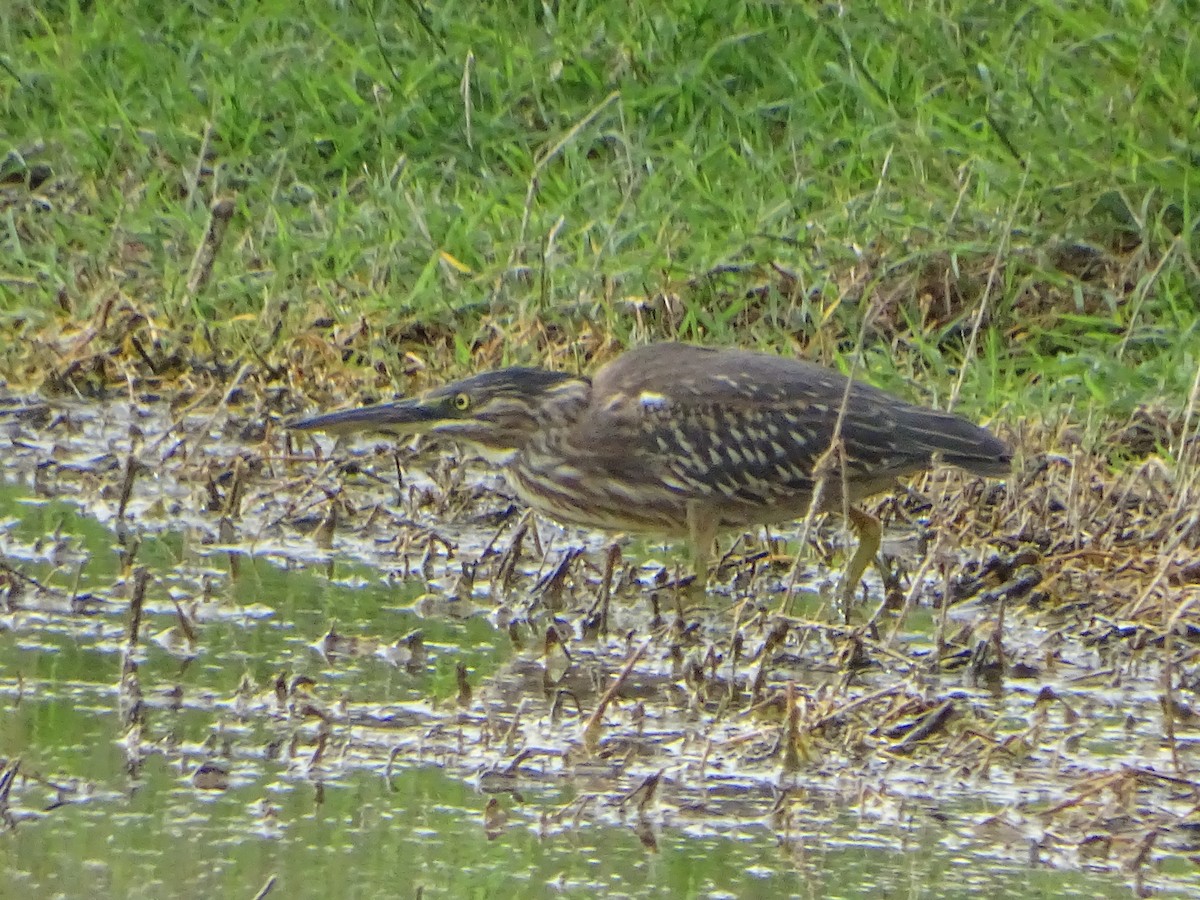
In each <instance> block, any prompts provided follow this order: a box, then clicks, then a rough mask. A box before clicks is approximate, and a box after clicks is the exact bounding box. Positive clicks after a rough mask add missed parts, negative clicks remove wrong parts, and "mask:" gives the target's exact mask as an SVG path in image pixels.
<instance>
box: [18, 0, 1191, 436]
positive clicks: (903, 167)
mask: <svg viewBox="0 0 1200 900" xmlns="http://www.w3.org/2000/svg"><path fill="white" fill-rule="evenodd" d="M667 6H669V7H670V12H669V13H668V12H664V11H663V9H664V8H665V7H667ZM1189 7H1190V4H1187V3H1180V2H1178V0H1163V2H1141V3H1139V2H1130V3H1117V2H1113V3H1086V4H1072V5H1068V4H1060V3H1057V2H1050V0H1045V2H1038V0H1033V2H1009V3H991V2H970V0H945V2H942V3H933V4H926V3H915V2H913V3H905V2H898V0H883V2H880V3H877V4H836V3H829V4H824V5H821V4H816V3H792V2H778V3H750V2H728V0H713V2H703V0H690V2H677V3H673V4H669V5H668V4H659V3H631V4H612V3H602V2H577V3H566V2H562V3H546V4H543V3H540V2H526V3H511V2H510V3H505V2H491V3H486V2H485V3H479V2H455V0H448V2H443V3H437V4H434V3H427V4H423V5H422V4H420V3H417V2H388V0H374V2H370V0H361V2H335V0H327V2H317V0H308V2H294V0H287V2H284V0H260V2H256V3H244V4H243V3H222V2H204V0H193V2H188V3H175V4H165V5H164V4H160V3H158V2H149V0H142V2H138V0H130V2H125V3H121V4H105V3H88V2H45V0H38V2H22V0H14V2H10V3H7V4H5V5H4V7H3V8H2V9H0V64H2V68H0V152H7V153H8V158H7V160H6V161H5V162H4V163H3V165H0V175H4V174H5V173H7V175H8V179H7V183H5V184H4V185H3V186H2V187H0V247H2V248H3V250H2V252H0V329H2V332H3V335H2V336H0V340H4V343H5V345H6V349H3V350H0V376H2V377H6V378H8V379H9V380H11V381H14V382H18V383H26V382H29V381H35V380H38V379H39V378H40V377H45V373H46V371H47V368H48V367H49V369H50V370H53V368H54V365H55V363H54V361H55V360H58V361H59V363H60V364H61V361H62V358H63V356H64V355H66V356H68V357H69V356H70V354H69V353H67V354H64V350H63V343H62V339H61V337H60V335H62V334H64V333H71V332H72V331H73V330H75V329H77V328H80V327H86V325H87V324H89V323H91V324H95V323H96V322H97V321H98V319H99V318H100V316H101V314H102V313H106V314H107V315H106V317H105V319H104V321H103V323H102V324H103V326H104V329H107V333H108V335H109V338H110V339H109V340H108V342H107V343H106V344H105V345H104V346H103V347H98V348H96V349H97V350H101V349H102V350H104V351H105V352H106V353H107V352H108V351H112V350H115V351H116V355H117V356H120V355H121V353H122V352H124V354H125V358H126V361H125V363H123V364H124V365H125V366H126V367H127V368H128V369H131V370H133V371H134V372H135V373H137V372H141V374H149V373H150V372H153V371H154V370H155V369H156V368H157V369H159V370H160V371H159V374H163V372H167V371H174V370H175V369H177V368H179V367H184V368H186V367H189V366H190V367H193V368H194V367H196V366H200V367H205V366H206V365H207V363H208V362H209V361H211V359H213V358H215V359H217V360H218V361H219V362H220V363H221V364H222V366H223V368H222V369H221V370H220V371H233V370H236V369H237V368H238V366H239V365H241V364H242V363H245V362H249V363H251V364H252V365H253V366H254V367H255V368H256V371H258V372H259V373H260V375H261V376H262V377H264V378H266V377H268V375H267V373H268V370H269V369H270V367H273V366H281V365H282V364H284V363H287V362H289V361H294V360H295V359H296V358H297V357H298V355H299V354H300V353H301V352H302V351H303V350H304V349H306V348H311V346H312V340H313V336H314V334H315V335H319V336H320V339H321V340H325V339H327V338H329V337H330V335H331V334H336V335H337V340H338V341H339V344H338V349H339V352H340V353H341V355H342V356H344V357H345V358H346V359H347V360H348V361H349V362H350V364H351V365H352V366H353V367H355V368H356V369H357V368H359V367H361V372H362V375H363V377H364V378H365V379H366V381H367V382H368V383H374V385H375V387H376V389H382V388H383V386H384V385H385V384H388V383H390V382H391V381H392V380H395V381H397V382H400V381H401V380H402V379H401V370H402V368H403V363H402V357H403V354H404V353H405V352H406V351H412V352H415V353H417V354H419V355H421V356H422V357H427V358H429V360H430V361H431V363H432V364H433V365H434V367H435V368H448V369H451V370H461V369H465V368H468V367H472V366H477V365H487V364H493V363H495V362H498V361H499V360H500V359H501V358H503V359H506V360H511V361H529V360H534V361H542V360H546V359H548V358H550V357H551V356H553V357H554V358H555V360H556V362H557V363H558V364H569V363H570V360H571V355H572V352H573V351H571V350H570V347H571V346H572V344H571V343H570V342H571V341H574V340H576V339H580V340H581V341H582V344H584V345H587V346H595V345H597V344H599V343H601V342H603V341H606V340H609V339H610V338H611V339H612V340H614V341H616V342H617V343H620V344H627V343H630V342H636V341H643V340H647V339H650V338H655V337H664V336H675V337H680V338H683V339H688V340H698V341H706V342H711V343H738V344H742V345H761V346H765V347H772V348H775V349H780V350H785V351H788V352H795V351H798V350H800V351H803V352H805V353H806V354H807V355H809V356H812V357H815V358H818V359H822V360H824V361H831V362H836V363H838V364H840V365H842V366H843V367H845V366H848V365H850V361H851V360H852V359H853V357H854V354H855V353H856V352H858V349H859V348H861V350H862V354H863V356H862V362H861V363H860V366H861V367H864V368H865V369H866V370H867V371H868V372H869V373H870V378H871V380H873V381H876V382H877V383H880V384H882V385H884V386H887V387H892V388H895V389H898V390H901V391H902V392H904V393H907V394H910V395H911V394H913V393H914V392H916V391H917V390H923V391H925V392H927V393H926V395H925V396H924V397H923V399H928V400H942V401H944V399H945V398H946V396H947V394H948V393H949V392H950V391H951V390H952V389H953V385H954V383H955V381H956V379H957V378H958V376H959V369H960V368H961V367H962V364H963V361H964V359H966V361H967V363H968V364H967V366H966V372H965V375H964V380H963V386H962V396H961V401H960V405H961V406H963V407H964V408H965V409H967V410H968V411H972V412H987V413H989V414H996V415H997V416H998V417H999V418H1001V419H1004V418H1009V419H1015V418H1018V417H1020V416H1024V415H1028V414H1031V413H1033V412H1035V411H1038V410H1041V409H1044V408H1047V407H1049V408H1052V409H1060V408H1064V407H1072V408H1074V409H1076V410H1078V409H1079V407H1080V406H1081V405H1087V406H1089V407H1095V408H1096V409H1099V410H1100V411H1101V413H1100V415H1099V418H1101V419H1104V418H1121V417H1124V416H1126V415H1128V413H1129V412H1130V410H1132V409H1133V408H1135V407H1137V406H1138V405H1140V404H1144V403H1147V402H1156V403H1165V405H1166V406H1167V407H1168V408H1169V409H1172V410H1175V411H1178V410H1179V409H1181V408H1182V407H1183V405H1184V404H1185V402H1186V399H1187V397H1188V391H1189V389H1190V387H1191V384H1192V379H1193V377H1194V374H1195V371H1196V367H1197V365H1200V326H1198V325H1197V320H1198V319H1200V309H1198V305H1197V304H1198V302H1200V301H1197V296H1198V294H1200V269H1198V268H1197V262H1196V258H1195V257H1196V251H1197V249H1198V245H1200V240H1198V239H1197V233H1198V231H1197V221H1198V216H1200V213H1198V206H1200V204H1198V202H1197V195H1196V185H1197V177H1196V176H1195V175H1194V174H1193V173H1194V172H1196V171H1197V170H1200V137H1198V135H1200V99H1198V98H1200V24H1197V22H1198V21H1200V17H1197V16H1196V15H1195V11H1194V10H1191V11H1189ZM39 164H40V165H48V166H49V167H50V169H51V171H52V177H51V178H50V179H49V180H48V181H46V182H45V183H43V184H41V185H40V186H38V187H37V188H36V189H35V190H34V191H33V192H32V195H31V194H30V191H29V190H28V188H27V187H25V186H22V185H21V184H19V183H17V178H19V177H20V176H21V175H22V174H24V173H27V172H28V170H29V167H32V166H35V165H39ZM215 197H232V198H234V199H235V201H236V212H235V215H234V218H233V220H232V222H231V223H230V228H229V233H228V236H227V238H226V240H225V243H224V246H223V247H222V248H221V250H220V253H219V255H218V258H217V261H216V265H215V268H214V270H213V276H212V279H211V280H210V281H209V282H208V283H207V284H206V285H205V286H204V287H203V288H202V289H201V290H198V291H195V292H191V291H189V290H188V288H187V275H188V270H189V266H190V265H191V261H192V256H193V254H194V252H195V249H196V247H197V246H198V245H199V244H200V242H201V241H202V238H203V235H204V232H205V228H206V227H207V220H208V207H209V205H210V203H211V201H212V200H213V199H214V198H215ZM1079 244H1083V245H1086V246H1088V247H1091V248H1093V249H1094V250H1095V251H1096V256H1095V258H1094V259H1089V258H1084V260H1083V262H1082V263H1080V261H1079V251H1073V250H1072V248H1074V247H1076V245H1079ZM1073 252H1074V255H1072V254H1073ZM1072 260H1073V261H1072ZM1089 266H1090V269H1091V271H1088V270H1087V269H1088V267H1089ZM114 298H120V299H118V301H117V303H116V304H115V305H113V300H114ZM106 304H108V306H106ZM980 304H986V310H987V313H988V315H987V316H986V317H985V321H984V326H983V328H982V330H981V331H980V333H979V334H978V335H977V336H976V337H975V339H974V340H972V338H971V334H972V323H973V320H974V317H975V313H976V310H977V309H978V308H979V306H980ZM126 305H127V306H128V307H129V308H130V309H131V310H135V311H136V313H137V314H138V315H136V316H135V315H134V314H133V313H132V312H130V311H129V310H126V311H125V312H124V313H121V310H122V308H123V307H124V306H126ZM321 320H332V322H333V323H334V326H333V331H332V332H331V331H330V329H329V328H328V327H318V328H314V322H316V323H321ZM360 320H362V321H364V322H365V323H366V327H365V329H364V330H363V331H362V332H361V333H357V332H355V335H356V336H352V337H346V335H347V334H348V333H350V332H354V330H355V329H356V328H357V327H358V326H357V323H359V321H360ZM104 329H101V330H102V331H103V330H104ZM128 334H133V335H134V336H135V337H136V338H137V339H138V344H139V346H140V347H141V348H142V351H143V352H144V354H145V357H146V358H143V357H142V355H141V354H138V353H134V352H132V351H129V350H128V347H127V344H128V341H127V340H126V338H127V336H128ZM56 342H57V343H56ZM77 355H78V354H76V356H77ZM48 361H49V362H48ZM335 361H336V354H335ZM116 365H118V363H116V362H114V361H113V355H112V354H110V355H108V356H104V357H103V358H102V361H101V362H100V363H97V364H96V365H95V366H93V367H92V368H90V369H88V372H89V373H90V374H89V375H88V376H87V377H90V378H95V379H99V380H101V381H103V380H105V379H106V378H107V379H111V380H114V381H116V380H119V379H118V378H117V376H116V373H115V372H114V371H113V367H114V366H116ZM97 367H99V369H100V371H99V373H98V374H97V371H96V369H97ZM173 367H174V368H173ZM81 377H83V376H80V375H79V374H78V372H73V373H68V374H67V376H66V377H65V379H60V381H59V386H61V385H62V383H63V381H64V380H65V382H66V383H69V384H71V385H73V386H77V384H76V382H77V381H78V380H79V379H80V378H81ZM909 380H913V381H916V382H918V383H919V384H920V385H921V388H920V389H918V388H916V387H915V386H912V385H910V384H908V383H907V382H908V381H909ZM1080 418H1083V417H1082V416H1080Z"/></svg>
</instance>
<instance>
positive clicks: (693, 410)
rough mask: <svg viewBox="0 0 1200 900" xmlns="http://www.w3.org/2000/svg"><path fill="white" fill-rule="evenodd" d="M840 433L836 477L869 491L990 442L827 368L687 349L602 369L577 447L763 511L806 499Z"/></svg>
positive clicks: (645, 353)
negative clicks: (764, 505)
mask: <svg viewBox="0 0 1200 900" xmlns="http://www.w3.org/2000/svg"><path fill="white" fill-rule="evenodd" d="M844 402H845V406H846V411H845V413H844V414H841V416H840V425H839V414H840V411H841V409H842V406H843V403H844ZM835 432H836V434H837V436H838V437H839V438H840V443H841V447H842V448H843V452H842V453H841V454H840V456H839V457H838V459H839V460H840V467H839V468H835V469H834V470H832V473H831V474H832V477H835V478H836V477H838V473H840V475H841V476H842V477H845V478H846V479H847V480H848V481H851V482H858V483H861V484H864V485H865V484H868V483H871V484H876V483H877V484H886V483H887V482H888V481H890V479H892V478H894V477H897V476H900V475H904V474H908V473H911V472H914V471H919V470H920V469H923V468H925V467H926V466H928V465H929V462H930V459H931V456H932V454H933V453H934V452H944V453H946V454H948V455H950V456H953V455H954V454H960V455H963V458H969V457H970V454H972V453H975V452H979V451H980V447H979V443H980V436H981V435H982V436H984V437H985V438H988V439H991V440H993V441H995V439H992V438H991V436H990V435H988V434H987V432H985V431H983V430H982V429H979V428H977V427H976V426H975V425H973V424H971V423H969V422H966V421H965V420H962V419H960V418H958V417H957V416H952V415H948V414H945V413H938V412H935V411H933V410H927V409H923V408H921V407H915V406H912V405H911V404H908V403H906V402H904V401H902V400H900V399H899V398H896V397H892V396H891V395H889V394H886V393H884V392H883V391H880V390H878V389H876V388H873V387H870V386H869V385H865V384H860V383H857V382H856V383H853V384H851V385H850V386H849V392H848V393H847V379H846V378H845V377H844V376H843V375H841V374H840V373H838V372H835V371H833V370H831V369H826V368H823V367H821V366H816V365H813V364H811V363H807V362H802V361H799V360H794V359H787V358H784V357H779V356H772V355H768V354H762V353H755V352H751V351H741V350H723V349H709V348H700V347H692V346H689V345H684V344H656V345H651V346H649V347H644V348H640V349H638V350H633V351H630V352H629V353H626V354H625V355H624V356H621V357H619V358H618V359H617V360H616V361H614V362H613V363H611V364H609V365H608V366H606V367H605V368H603V369H601V370H600V372H599V373H597V375H596V377H595V378H594V379H593V391H592V404H591V407H590V409H589V411H588V415H586V416H585V417H584V418H583V419H582V420H581V421H580V423H579V426H578V428H577V432H576V439H578V440H581V441H584V442H586V443H587V444H588V446H589V447H590V448H591V449H592V451H593V454H595V455H596V458H597V459H598V460H603V462H601V463H600V464H601V465H604V466H606V467H608V468H610V469H612V470H614V471H618V472H620V471H624V470H627V469H639V470H641V472H643V473H645V474H653V476H655V477H657V478H659V479H662V480H663V481H664V482H665V483H667V484H669V485H671V486H672V487H674V488H675V489H676V490H678V491H680V492H683V493H687V494H689V495H695V496H701V497H702V496H719V497H726V498H729V499H736V500H739V501H745V502H748V503H758V502H764V501H765V502H770V501H772V500H774V499H778V498H781V497H785V496H790V495H795V494H797V493H806V492H808V491H810V490H811V489H812V485H813V482H814V478H815V476H814V472H813V470H814V468H815V467H816V466H817V463H818V461H819V460H820V458H821V457H822V456H823V455H824V454H825V453H826V452H827V451H828V450H829V448H830V446H831V444H832V443H833V441H834V437H835ZM995 443H996V444H997V445H998V446H999V447H1000V448H1001V449H1006V448H1003V445H1002V444H1000V443H999V442H998V441H996V442H995ZM983 449H984V451H990V450H994V449H995V448H987V447H985V448H983ZM949 461H951V462H955V463H957V464H960V465H963V464H964V463H963V462H962V461H961V460H960V459H957V458H951V459H950V460H949ZM968 468H970V466H969V465H968ZM635 474H636V473H635Z"/></svg>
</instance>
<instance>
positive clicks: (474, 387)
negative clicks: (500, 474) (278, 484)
mask: <svg viewBox="0 0 1200 900" xmlns="http://www.w3.org/2000/svg"><path fill="white" fill-rule="evenodd" d="M589 387H590V385H589V383H588V381H587V380H586V379H584V378H581V377H578V376H575V375H567V374H565V373H563V372H552V371H549V370H547V369H529V368H521V367H514V368H508V369H499V370H497V371H494V372H484V373H482V374H480V375H472V376H471V377H469V378H463V379H461V380H460V381H454V382H451V383H450V384H447V385H443V386H442V387H437V388H433V389H432V390H429V391H426V392H425V393H423V394H420V395H418V396H416V397H410V398H407V399H404V400H397V401H394V402H392V403H380V404H377V405H375V406H365V407H360V408H358V409H346V410H341V411H340V412H332V413H327V414H326V415H322V416H315V417H313V418H311V419H303V420H301V421H299V422H293V423H292V424H291V425H289V426H288V427H289V428H291V429H293V430H297V431H324V432H327V433H329V434H349V433H352V432H358V431H378V432H383V433H386V434H394V435H399V436H408V435H417V434H437V435H440V436H444V437H448V438H451V439H453V440H458V441H463V442H465V443H468V444H471V445H473V446H474V447H476V448H477V449H478V450H479V451H480V453H482V454H483V455H484V456H486V457H487V458H488V459H490V460H493V461H496V462H506V461H507V460H509V459H511V458H512V457H513V456H514V455H515V454H516V453H518V452H519V451H520V450H521V449H522V448H523V447H524V446H525V445H526V443H527V442H528V441H529V439H530V438H532V437H533V436H534V435H535V434H536V433H537V432H538V430H539V429H540V428H542V427H545V425H546V424H547V420H548V419H551V418H553V410H555V409H557V408H560V407H561V405H562V404H564V403H566V404H574V403H576V402H582V401H583V400H585V399H586V397H587V392H588V390H589Z"/></svg>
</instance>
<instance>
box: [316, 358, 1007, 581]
mask: <svg viewBox="0 0 1200 900" xmlns="http://www.w3.org/2000/svg"><path fill="white" fill-rule="evenodd" d="M292 427H293V428H298V429H303V430H324V431H329V432H348V431H360V430H376V431H385V432H390V433H396V434H416V433H424V432H430V433H436V434H440V435H444V436H446V437H449V438H452V439H457V440H460V441H463V442H465V443H468V444H472V445H474V446H476V447H477V448H478V449H479V450H480V451H482V452H483V453H484V455H485V456H488V457H489V458H491V459H493V460H496V461H498V462H501V463H502V464H503V465H504V470H505V473H506V475H507V477H508V480H509V482H510V484H511V485H512V487H513V489H514V490H515V491H516V493H517V494H518V496H519V497H520V498H521V499H522V500H523V501H524V502H525V503H527V504H528V505H530V506H531V507H533V508H534V509H536V510H538V511H540V512H544V513H546V514H547V515H549V516H551V517H552V518H554V519H557V520H559V521H561V522H565V523H571V524H576V525H583V526H587V527H592V528H602V529H610V530H618V531H633V532H646V533H651V534H661V535H686V536H687V537H688V538H689V539H690V543H691V546H692V552H693V555H694V561H695V565H696V575H697V578H698V579H699V581H700V583H701V584H703V581H704V576H705V573H706V569H707V561H708V552H709V550H710V549H711V545H712V542H713V538H714V537H715V534H716V532H717V531H718V530H719V529H723V528H745V527H748V526H753V525H769V524H776V523H780V522H787V521H791V520H793V519H797V518H800V517H803V516H804V515H806V514H807V513H808V511H809V507H810V505H811V504H812V503H813V497H814V493H816V489H817V485H818V483H819V482H820V480H821V478H822V477H823V478H824V483H823V485H822V488H821V490H820V503H819V511H823V512H840V513H845V514H846V515H847V516H848V517H849V518H850V521H851V523H852V524H854V525H855V527H856V528H857V529H858V531H859V532H860V535H861V541H860V545H859V548H858V551H857V552H856V553H855V555H854V557H853V559H852V560H851V562H850V564H849V566H848V568H847V575H846V582H845V586H844V590H845V593H846V595H847V596H849V595H850V594H851V593H852V592H853V590H854V588H855V586H856V585H857V584H858V581H859V579H860V578H861V576H862V573H863V571H865V569H866V567H867V565H868V564H869V563H870V560H871V559H872V558H873V557H874V555H875V552H876V551H877V549H878V546H879V538H880V533H879V523H878V522H877V521H875V520H874V519H873V518H872V517H870V516H868V515H866V514H865V513H862V512H861V511H859V510H858V509H857V508H856V507H855V506H854V504H856V503H857V502H858V501H860V500H862V499H863V498H865V497H869V496H871V495H872V494H876V493H879V492H880V491H883V490H887V489H888V488H889V487H891V486H892V484H893V483H894V482H895V480H896V478H898V477H902V476H905V475H910V474H913V473H916V472H920V471H923V470H925V469H927V468H929V467H930V465H931V464H932V463H933V461H934V458H935V456H936V457H940V458H941V460H942V461H944V462H947V463H951V464H953V465H957V466H961V467H962V468H964V469H966V470H968V471H970V472H974V473H976V474H979V475H1003V474H1005V473H1006V472H1007V471H1008V467H1009V460H1010V453H1009V449H1008V447H1007V446H1006V445H1005V444H1004V443H1003V442H1002V441H1000V440H999V439H998V438H996V437H994V436H993V435H991V434H990V433H989V432H987V431H986V430H984V429H982V428H979V427H978V426H976V425H973V424H972V423H970V422H968V421H967V420H965V419H963V418H961V417H959V416H956V415H952V414H949V413H943V412H937V411H936V410H932V409H927V408H925V407H921V406H915V405H913V404H910V403H906V402H905V401H903V400H900V399H899V398H897V397H894V396H892V395H890V394H887V393H884V392H883V391H880V390H877V389H876V388H873V387H870V386H868V385H865V384H862V383H858V382H848V381H847V379H846V378H845V377H844V376H843V375H841V374H840V373H838V372H835V371H833V370H831V369H826V368H823V367H821V366H816V365H813V364H811V363H806V362H800V361H798V360H793V359H787V358H784V357H780V356H773V355H770V354H765V353H757V352H753V351H748V350H730V349H710V348H702V347H694V346H690V345H686V344H652V345H650V346H647V347H641V348H639V349H636V350H631V351H629V352H628V353H625V354H624V355H623V356H620V357H618V358H617V359H616V360H614V361H613V362H611V363H609V364H608V365H607V366H604V367H603V368H602V369H600V371H599V372H597V373H596V375H595V376H594V378H592V379H588V378H584V377H581V376H574V375H568V374H564V373H560V372H551V371H547V370H545V369H526V368H510V369H501V370H498V371H495V372H487V373H483V374H481V375H475V376H472V377H470V378H464V379H462V380H461V381H456V382H454V383H452V384H448V385H445V386H444V387H440V388H436V389H434V390H432V391H429V392H428V393H426V394H423V395H421V396H419V397H415V398H412V399H406V400H400V401H397V402H395V403H384V404H380V405H377V406H371V407H366V408H363V409H354V410H347V411H343V412H335V413H330V414H328V415H324V416H318V417H316V418H313V419H308V420H305V421H303V422H298V423H296V424H295V425H293V426H292ZM822 461H824V462H825V465H822Z"/></svg>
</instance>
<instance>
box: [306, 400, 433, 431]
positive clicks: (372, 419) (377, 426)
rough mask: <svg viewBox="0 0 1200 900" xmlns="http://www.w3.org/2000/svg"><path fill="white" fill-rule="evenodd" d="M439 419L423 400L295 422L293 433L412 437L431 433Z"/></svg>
mask: <svg viewBox="0 0 1200 900" xmlns="http://www.w3.org/2000/svg"><path fill="white" fill-rule="evenodd" d="M438 419H439V417H438V416H437V415H436V414H435V413H434V412H433V410H432V409H430V407H429V406H427V405H426V404H424V403H422V402H421V399H420V398H419V397H414V398H412V399H411V400H399V401H397V402H395V403H380V404H378V405H376V406H363V407H359V408H358V409H343V410H340V411H339V412H331V413H326V414H325V415H321V416H313V417H312V418H311V419H301V420H300V421H298V422H292V423H291V424H290V425H288V428H289V429H291V430H292V431H324V432H326V433H328V434H352V433H354V432H356V431H382V432H386V433H387V434H395V435H410V434H420V433H421V432H424V431H428V430H429V429H430V427H432V426H433V425H434V424H435V423H436V422H437V421H438Z"/></svg>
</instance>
